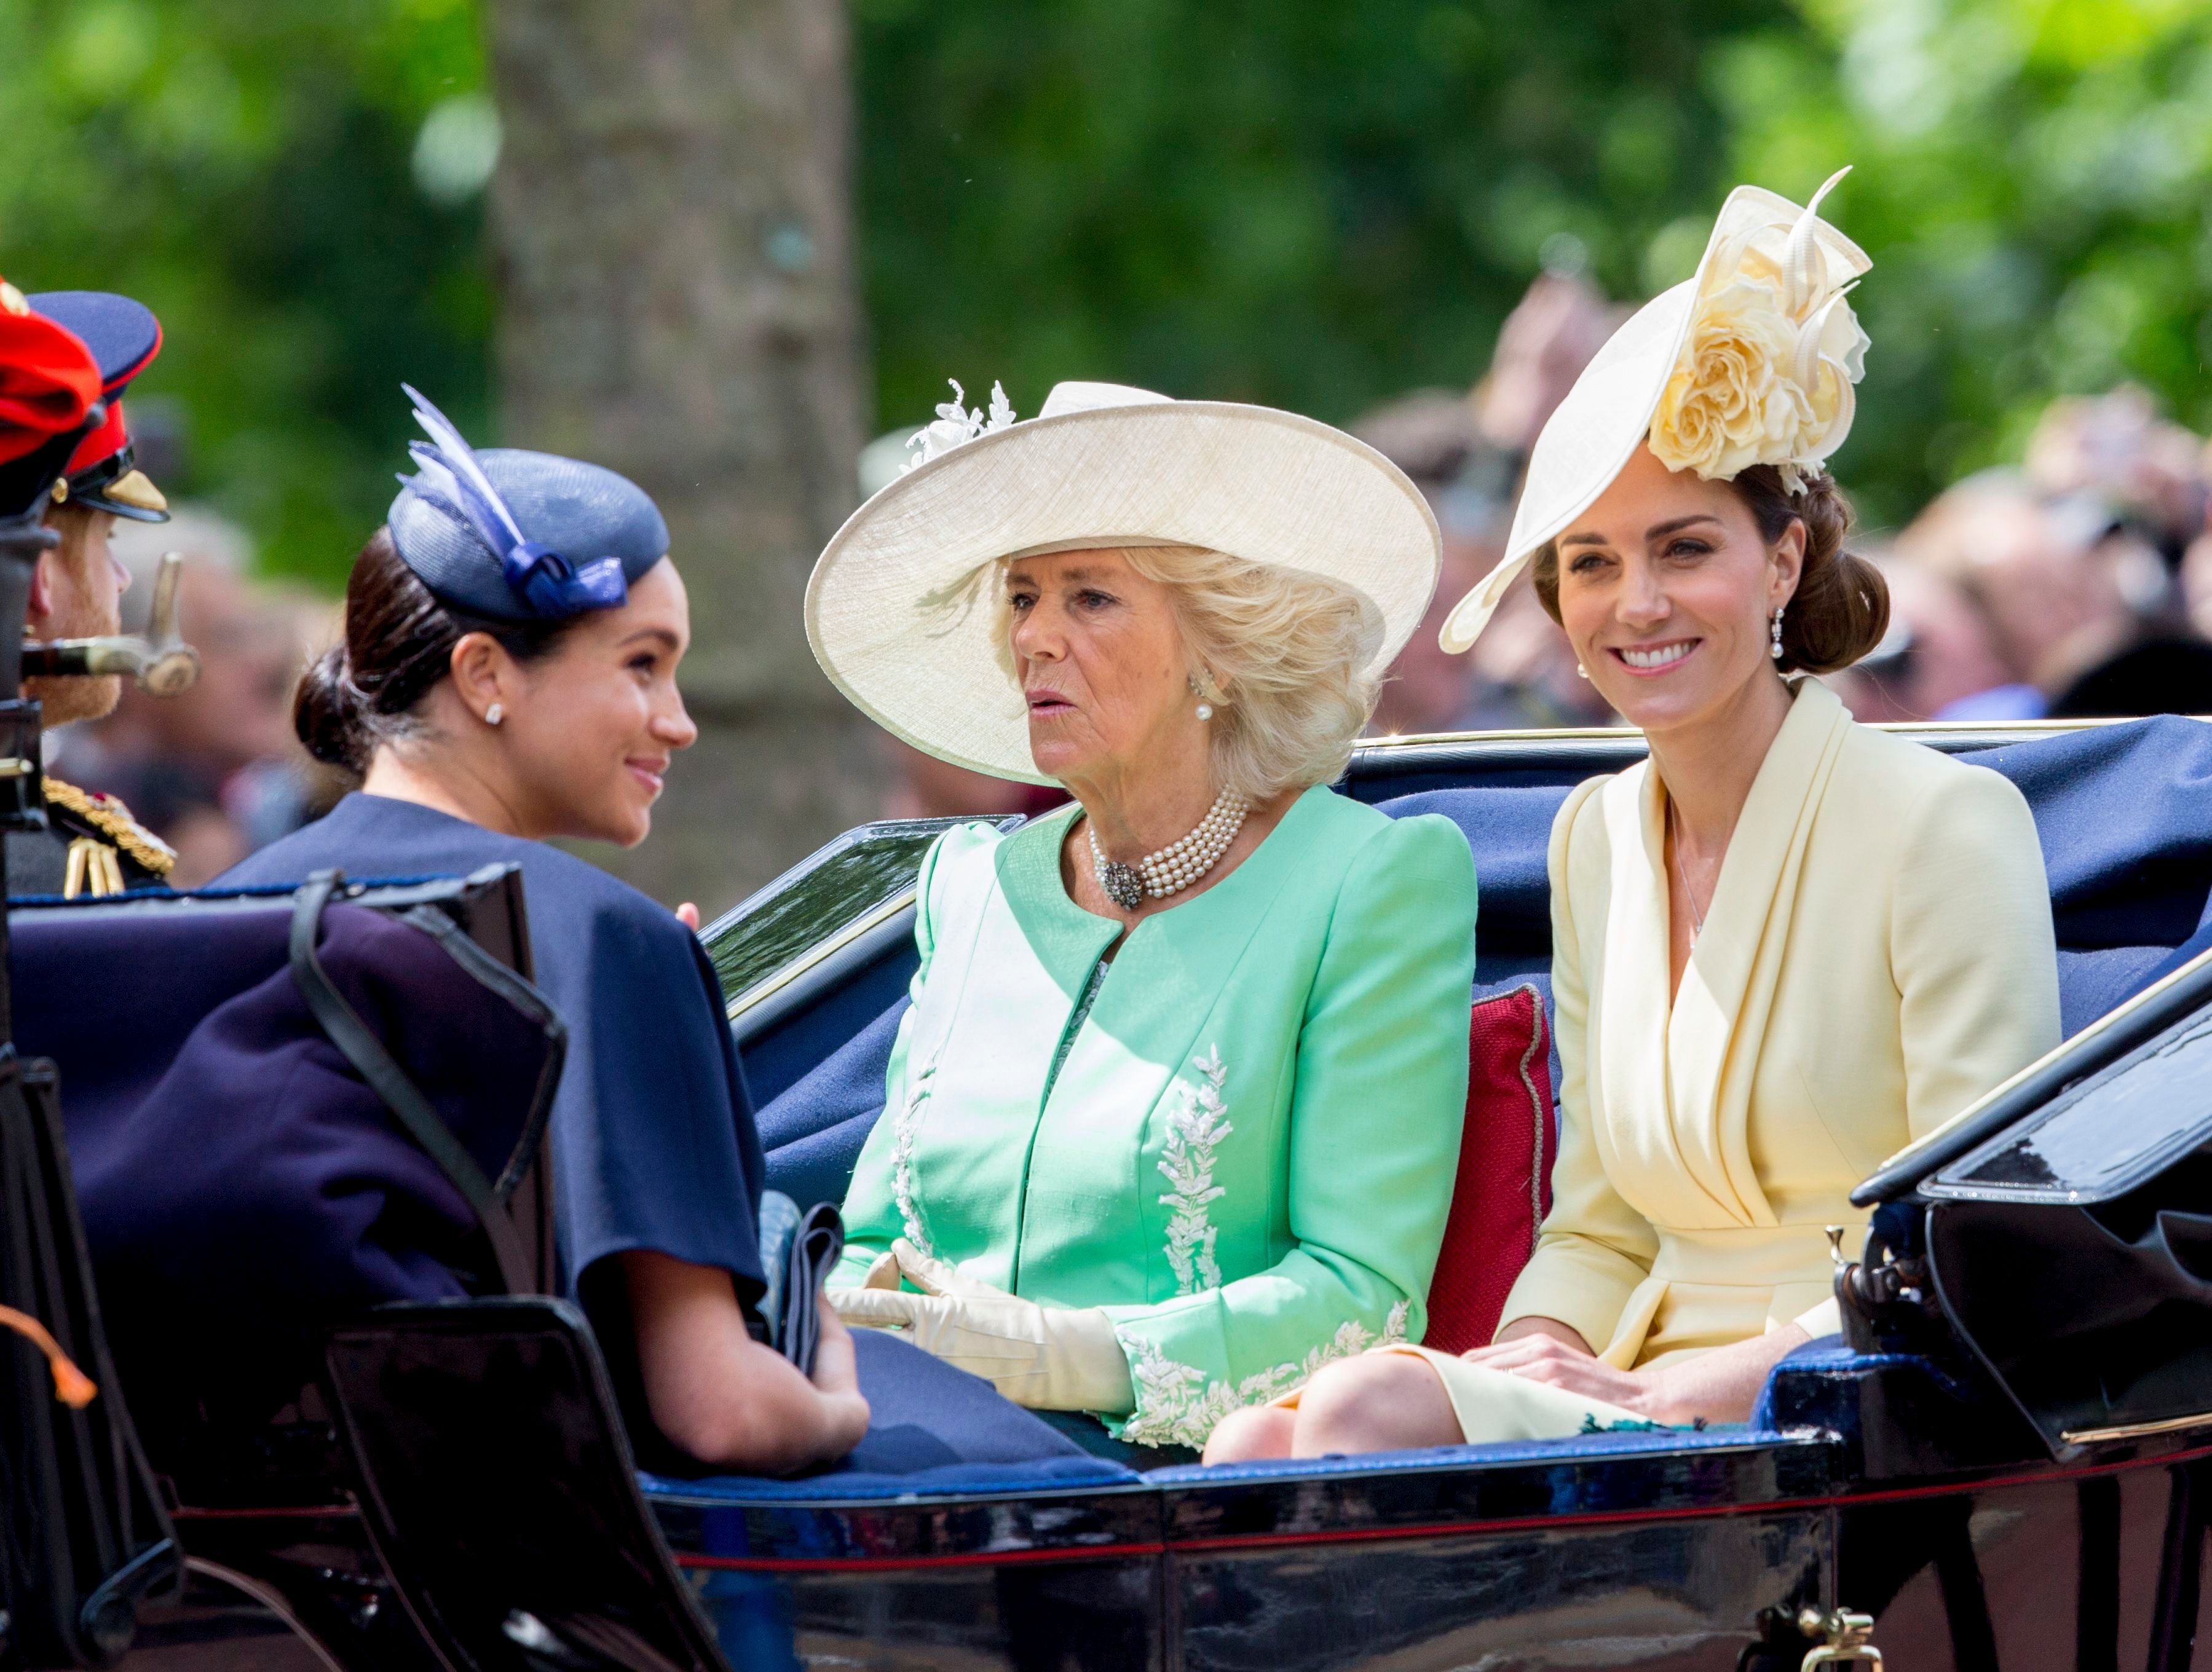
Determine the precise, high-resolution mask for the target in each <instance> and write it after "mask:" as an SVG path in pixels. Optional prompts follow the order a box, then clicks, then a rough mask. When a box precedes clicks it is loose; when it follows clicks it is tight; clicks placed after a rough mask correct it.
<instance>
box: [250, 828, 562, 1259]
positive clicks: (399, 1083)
mask: <svg viewBox="0 0 2212 1672" xmlns="http://www.w3.org/2000/svg"><path fill="white" fill-rule="evenodd" d="M344 881H345V879H344V878H343V876H341V875H340V874H339V873H338V872H336V871H318V872H315V873H314V874H313V875H312V876H311V877H309V878H308V879H307V881H306V882H305V883H303V884H301V886H300V891H299V895H298V897H297V898H298V903H297V904H295V906H294V907H293V909H292V936H291V961H292V979H293V980H294V981H295V982H297V983H298V984H299V988H300V995H301V997H302V998H303V999H305V1000H307V1009H308V1011H309V1012H310V1013H312V1014H313V1017H314V1018H315V1021H316V1023H317V1024H318V1025H319V1026H320V1027H321V1029H322V1031H324V1032H325V1034H327V1035H329V1036H330V1041H331V1043H332V1044H333V1045H336V1046H337V1048H338V1049H339V1051H340V1052H341V1053H343V1055H344V1057H345V1059H346V1061H349V1062H350V1063H351V1064H352V1065H353V1066H354V1069H355V1071H356V1073H359V1074H360V1075H361V1077H362V1080H363V1081H365V1082H366V1083H367V1084H368V1087H369V1089H370V1090H371V1091H374V1092H375V1093H376V1095H377V1096H378V1097H381V1098H382V1099H383V1100H384V1106H385V1107H386V1109H389V1110H391V1111H392V1118H393V1119H394V1120H396V1121H398V1122H399V1124H400V1126H401V1127H402V1128H404V1130H405V1131H406V1133H407V1135H408V1136H409V1137H410V1138H412V1139H413V1140H415V1141H416V1143H417V1144H418V1145H420V1146H422V1152H423V1153H424V1154H425V1155H427V1156H428V1157H429V1158H430V1159H431V1160H433V1161H434V1162H435V1163H436V1164H438V1168H439V1170H441V1172H443V1173H444V1174H445V1175H446V1176H447V1179H449V1180H450V1181H451V1182H452V1183H453V1188H454V1189H457V1190H459V1192H460V1193H461V1195H462V1197H463V1199H464V1200H465V1201H467V1202H468V1204H469V1207H470V1209H471V1212H473V1213H475V1214H476V1216H477V1223H478V1224H479V1225H482V1226H483V1232H484V1237H485V1238H486V1240H488V1241H489V1243H490V1244H491V1251H492V1257H493V1258H494V1259H495V1261H497V1262H499V1275H500V1280H501V1283H502V1284H504V1285H505V1286H506V1287H507V1292H508V1293H510V1294H526V1293H528V1292H531V1290H532V1289H533V1288H534V1287H535V1286H536V1282H535V1277H534V1264H533V1262H532V1260H531V1259H530V1257H529V1256H528V1255H527V1254H526V1252H525V1251H524V1249H523V1246H522V1239H521V1237H520V1235H519V1234H518V1233H517V1231H515V1228H514V1221H513V1219H510V1218H509V1217H508V1216H507V1207H506V1204H505V1203H504V1202H503V1201H501V1197H500V1195H499V1194H498V1193H497V1192H496V1191H495V1190H494V1189H493V1188H492V1183H491V1181H490V1180H489V1179H488V1178H486V1177H485V1176H484V1174H483V1168H481V1167H479V1166H477V1162H476V1158H475V1157H474V1156H472V1155H471V1154H470V1153H469V1152H468V1151H467V1149H466V1148H465V1146H463V1145H462V1143H461V1140H459V1139H458V1138H456V1137H454V1136H453V1128H451V1127H449V1126H447V1124H446V1122H445V1121H444V1120H443V1119H442V1118H441V1116H439V1114H438V1111H437V1110H435V1109H434V1108H432V1107H431V1105H430V1100H429V1099H428V1097H424V1096H423V1095H422V1088H421V1087H419V1086H417V1085H416V1084H415V1082H414V1081H413V1080H411V1079H408V1077H407V1071H406V1070H405V1069H404V1068H402V1067H400V1066H399V1065H398V1062H396V1061H393V1060H392V1053H391V1052H389V1051H387V1050H386V1049H385V1048H384V1042H383V1041H382V1040H380V1039H379V1038H378V1037H376V1035H375V1034H374V1033H373V1032H371V1031H369V1027H368V1024H367V1023H366V1022H364V1021H362V1019H361V1017H360V1015H359V1014H358V1013H357V1012H356V1011H355V1009H354V1007H353V1006H351V1005H349V1004H348V1003H347V1002H346V1000H345V995H344V994H342V993H340V992H339V991H338V990H337V987H336V985H334V984H333V983H332V982H331V978H330V976H329V974H328V972H326V971H325V970H324V968H323V965H322V960H321V959H320V958H317V957H316V956H315V936H316V933H317V932H318V931H319V929H320V928H321V927H322V921H323V908H324V907H325V906H326V905H328V904H329V903H330V899H331V895H332V894H333V893H335V892H336V891H337V890H338V888H339V887H340V886H341V885H343V883H344ZM440 944H441V945H447V950H448V951H451V946H450V945H449V944H448V943H447V942H446V941H444V940H443V939H442V938H441V942H440ZM485 962H486V963H487V964H489V963H490V962H492V960H490V959H489V958H486V959H485ZM475 973H477V972H476V971H475V970H473V969H472V970H471V974H475ZM478 978H479V979H482V977H481V976H479V977H478ZM553 1068H554V1072H555V1073H558V1072H559V1064H558V1062H557V1061H556V1063H555V1064H554V1065H553ZM510 1188H512V1187H511V1186H510Z"/></svg>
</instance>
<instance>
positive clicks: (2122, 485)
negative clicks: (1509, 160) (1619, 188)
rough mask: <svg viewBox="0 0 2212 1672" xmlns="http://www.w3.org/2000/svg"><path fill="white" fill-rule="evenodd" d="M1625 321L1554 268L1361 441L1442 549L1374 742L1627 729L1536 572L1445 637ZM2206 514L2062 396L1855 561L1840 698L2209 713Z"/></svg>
mask: <svg viewBox="0 0 2212 1672" xmlns="http://www.w3.org/2000/svg"><path fill="white" fill-rule="evenodd" d="M1628 311H1629V310H1628V309H1627V308H1626V307H1620V305H1618V304H1615V303H1613V302H1611V301H1607V299H1606V298H1605V297H1604V296H1603V295H1600V294H1599V293H1598V292H1597V291H1596V290H1595V289H1594V288H1593V287H1592V286H1591V285H1590V284H1589V283H1588V281H1587V280H1585V279H1583V278H1582V277H1578V276H1575V275H1571V274H1556V273H1547V274H1546V275H1544V276H1543V277H1540V278H1539V279H1538V280H1537V281H1536V282H1535V283H1534V285H1533V286H1532V287H1531V288H1530V289H1529V290H1528V294H1527V295H1526V296H1524V297H1523V298H1522V301H1521V303H1520V306H1519V307H1516V309H1515V310H1514V312H1513V313H1512V314H1511V315H1510V317H1509V318H1508V319H1507V320H1506V322H1505V325H1504V330H1503V331H1501V333H1500V334H1499V337H1498V346H1497V349H1496V351H1495V353H1494V355H1493V356H1492V363H1491V366H1490V368H1489V370H1488V372H1487V373H1486V374H1485V375H1484V376H1483V378H1482V379H1481V380H1480V382H1478V383H1477V384H1476V385H1475V386H1474V388H1473V389H1472V390H1471V391H1469V390H1454V389H1440V390H1428V391H1422V392H1416V393H1413V394H1409V395H1407V396H1405V397H1403V398H1401V399H1398V400H1395V401H1393V402H1390V403H1389V404H1387V405H1384V406H1383V407H1380V408H1378V409H1376V410H1374V411H1371V412H1370V413H1367V414H1366V415H1365V416H1363V417H1361V418H1359V419H1358V420H1356V421H1355V422H1354V423H1352V425H1351V426H1350V428H1351V429H1352V431H1353V433H1354V434H1356V435H1358V436H1359V437H1361V439H1363V440H1364V441H1367V442H1368V443H1369V444H1370V445H1371V446H1373V447H1376V449H1377V450H1378V451H1380V452H1382V453H1384V454H1385V455H1386V456H1388V457H1389V459H1391V460H1392V461H1393V462H1394V463H1395V464H1396V465H1398V466H1399V467H1400V468H1401V470H1403V471H1405V472H1406V474H1407V476H1409V477H1412V478H1413V481H1414V483H1416V484H1418V485H1419V488H1420V489H1421V491H1422V493H1423V494H1424V495H1425V496H1427V498H1428V501H1429V503H1430V506H1431V508H1433V509H1434V510H1435V512H1436V515H1437V525H1438V526H1439V527H1440V528H1441V529H1442V531H1443V578H1442V580H1441V581H1440V582H1439V584H1438V586H1437V601H1436V605H1435V606H1434V609H1433V610H1432V611H1431V618H1430V619H1429V620H1428V621H1426V622H1425V623H1423V625H1422V626H1421V628H1420V629H1419V630H1418V631H1417V632H1415V634H1414V635H1413V641H1412V642H1411V643H1410V644H1408V645H1407V648H1406V649H1405V651H1404V653H1403V654H1401V656H1400V657H1399V659H1398V660H1397V662H1396V664H1395V666H1393V667H1392V669H1391V672H1390V678H1389V682H1388V683H1387V684H1385V686H1384V688H1383V697H1382V701H1381V703H1380V705H1379V706H1378V707H1377V708H1376V714H1375V720H1374V724H1373V726H1372V727H1371V731H1372V733H1373V734H1374V735H1376V736H1378V737H1389V736H1416V735H1419V734H1421V733H1434V732H1460V731H1506V730H1522V729H1527V728H1531V727H1605V726H1613V725H1617V724H1619V723H1620V720H1619V718H1618V716H1616V715H1615V714H1613V712H1612V710H1611V709H1610V708H1608V707H1607V705H1606V703H1605V702H1604V701H1603V699H1601V697H1599V696H1597V694H1596V690H1595V687H1594V686H1593V685H1591V684H1590V683H1589V681H1587V680H1585V679H1582V678H1577V676H1576V673H1575V658H1574V654H1573V652H1572V651H1571V650H1570V649H1569V648H1568V645H1567V641H1566V636H1565V634H1564V633H1562V632H1561V631H1560V630H1559V627H1558V626H1557V624H1555V623H1553V621H1552V619H1551V617H1549V616H1547V615H1546V614H1545V612H1544V609H1543V605H1541V603H1540V602H1538V600H1537V598H1536V594H1535V591H1534V587H1532V586H1531V585H1530V584H1529V582H1528V579H1527V577H1526V576H1525V575H1524V576H1523V577H1522V579H1521V580H1520V581H1516V583H1515V584H1514V586H1513V587H1512V589H1511V590H1510V592H1508V593H1507V594H1506V596H1505V599H1504V603H1503V604H1502V605H1500V607H1499V609H1498V613H1497V615H1496V616H1495V617H1493V618H1492V623H1491V625H1490V626H1489V627H1488V629H1486V630H1485V632H1484V633H1483V635H1482V636H1481V637H1480V639H1478V640H1477V641H1476V642H1475V646H1474V649H1473V650H1472V651H1471V652H1470V653H1468V654H1466V655H1464V656H1454V655H1447V654H1444V653H1443V651H1442V650H1441V649H1439V648H1437V629H1439V628H1440V627H1441V626H1442V625H1443V617H1444V614H1445V612H1446V611H1448V610H1449V607H1450V605H1451V604H1452V603H1453V602H1454V601H1455V600H1456V599H1459V598H1461V597H1462V596H1463V595H1464V594H1465V593H1467V591H1468V588H1470V587H1473V586H1474V584H1475V583H1476V582H1477V581H1480V579H1481V578H1482V576H1483V575H1485V574H1486V573H1487V572H1488V571H1489V569H1490V568H1491V567H1492V565H1493V564H1495V563H1496V562H1498V558H1499V557H1500V556H1502V555H1503V551H1504V541H1505V538H1506V535H1507V532H1508V530H1509V528H1510V525H1511V522H1512V517H1513V506H1514V502H1515V499H1516V496H1517V494H1518V491H1519V487H1520V480H1521V474H1522V466H1523V465H1524V463H1525V462H1526V459H1527V458H1528V449H1529V448H1530V447H1532V446H1534V442H1535V439H1536V435H1537V433H1538V432H1539V431H1540V430H1541V429H1542V428H1543V425H1544V421H1545V420H1546V419H1547V417H1549V416H1551V414H1552V411H1553V408H1554V407H1556V406H1557V405H1558V404H1559V401H1560V400H1561V399H1562V398H1564V397H1565V394H1566V392H1567V391H1568V389H1569V388H1570V387H1571V386H1572V385H1573V383H1574V380H1575V379H1576V377H1577V375H1578V374H1580V373H1581V371H1582V369H1583V367H1584V366H1585V365H1587V364H1588V363H1589V359H1590V357H1591V356H1593V355H1594V354H1595V353H1596V351H1597V349H1598V347H1599V345H1600V344H1602V343H1603V342H1604V341H1605V340H1606V338H1607V337H1608V336H1609V335H1611V333H1612V331H1613V328H1614V327H1615V326H1616V325H1619V324H1620V321H1621V320H1622V319H1624V318H1626V315H1627V313H1628ZM901 439H902V437H885V438H884V441H883V442H879V443H878V444H877V446H878V448H882V449H886V451H885V452H884V454H883V457H882V458H879V459H873V460H870V459H864V461H863V473H864V477H865V475H866V471H867V469H868V468H869V466H870V464H871V463H873V464H874V465H875V466H876V467H877V468H878V469H880V468H882V466H883V461H884V459H890V458H895V456H896V455H895V452H894V451H892V449H895V447H896V442H897V441H900V440H901ZM1843 463H1844V466H1845V469H1844V486H1845V487H1846V489H1848V488H1849V486H1850V481H1849V468H1848V467H1849V464H1850V459H1849V456H1848V454H1846V456H1845V457H1844V460H1843ZM892 467H893V468H896V465H893V466H892ZM864 485H866V483H864ZM2208 513H2212V445H2209V444H2208V442H2207V441H2206V440H2205V438H2203V437H2201V436H2198V435H2193V434H2191V432H2190V431H2189V430H2187V429H2184V428H2183V427H2182V426H2180V425H2179V424H2177V423H2172V422H2171V421H2169V420H2167V419H2166V418H2165V417H2163V416H2161V415H2160V412H2159V411H2158V410H2157V408H2156V406H2155V404H2154V403H2153V401H2152V400H2151V398H2149V397H2148V395H2147V394H2145V393H2144V392H2142V391H2141V390H2138V389H2134V388H2120V389H2116V390H2113V391H2112V392H2109V393H2107V394H2103V395H2099V396H2094V397H2079V398H2066V399H2062V400H2058V401H2055V402H2053V403H2052V404H2051V406H2050V407H2049V409H2048V410H2046V411H2045V413H2044V414H2043V416H2042V418H2041V421H2040V422H2039V424H2038V425H2037V427H2036V429H2035V431H2034V434H2033V437H2032V438H2031V440H2030V441H2029V443H2028V446H2027V452H2026V456H2025V458H2024V459H2023V460H2022V462H2021V464H2020V465H2017V466H2007V467H2004V468H2002V469H1994V470H1987V471H1981V472H1979V473H1978V474H1976V475H1973V476H1970V477H1966V479H1965V480H1963V481H1960V482H1959V483H1956V484H1954V486H1953V487H1951V488H1950V489H1947V490H1946V491H1945V492H1944V493H1942V495H1940V496H1938V497H1937V498H1936V500H1935V501H1934V502H1931V503H1930V504H1929V505H1928V506H1926V507H1925V508H1923V509H1922V510H1921V511H1920V512H1919V514H1917V515H1916V516H1914V517H1913V518H1912V519H1911V520H1910V521H1909V522H1907V523H1906V524H1905V526H1904V527H1902V528H1900V529H1895V530H1883V529H1879V528H1862V529H1861V530H1859V531H1858V533H1857V536H1856V537H1855V538H1853V540H1852V542H1851V549H1852V550H1855V551H1857V552H1859V553H1860V554H1862V555H1863V556H1867V557H1869V558H1871V559H1872V560H1874V561H1875V562H1876V563H1878V564H1879V565H1880V566H1881V569H1882V572H1883V574H1884V575H1885V577H1886V578H1887V581H1888V582H1889V593H1890V606H1891V614H1890V629H1889V632H1888V634H1887V636H1886V637H1885V638H1884V639H1883V640H1882V642H1881V645H1880V647H1879V648H1877V649H1876V650H1875V654H1873V655H1871V656H1869V657H1868V658H1867V659H1866V660H1864V661H1863V662H1861V663H1860V664H1858V665H1857V666H1855V667H1852V668H1850V669H1848V670H1846V671H1845V672H1843V673H1840V674H1838V675H1834V676H1832V678H1831V679H1830V683H1831V684H1832V685H1833V686H1834V687H1835V688H1836V690H1837V692H1838V695H1839V696H1842V697H1843V699H1844V702H1845V703H1846V704H1847V705H1848V706H1849V707H1850V709H1851V712H1852V713H1853V714H1855V715H1856V716H1857V718H1859V719H1860V720H1975V721H1983V720H2042V719H2062V718H2108V717H2118V716H2125V715H2136V714H2212V522H2208ZM891 747H892V748H893V749H894V751H896V753H897V754H898V756H899V757H900V765H901V768H902V771H901V773H900V774H899V775H898V776H897V778H896V787H895V788H894V789H893V791H892V793H891V794H890V797H889V799H888V801H887V805H886V806H885V809H884V811H885V813H886V814H887V815H888V816H890V817H896V818H915V817H923V816H935V815H951V814H958V813H979V812H1032V811H1035V810H1036V806H1038V805H1040V804H1041V805H1047V806H1048V805H1050V804H1051V803H1052V801H1054V800H1057V799H1058V798H1057V797H1056V796H1054V795H1052V794H1051V793H1049V792H1043V791H1031V790H1026V789H1024V787H1021V786H1018V785H1008V784H1003V783H999V782H996V781H993V780H990V779H985V778H981V777H977V776H975V775H972V774H969V773H964V772H962V771H960V770H959V769H957V768H953V767H948V766H946V765H945V764H943V763H940V762H936V761H931V760H928V759H927V758H926V757H922V756H921V755H919V754H916V753H915V752H914V751H908V750H904V749H902V748H900V747H899V746H897V745H891Z"/></svg>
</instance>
